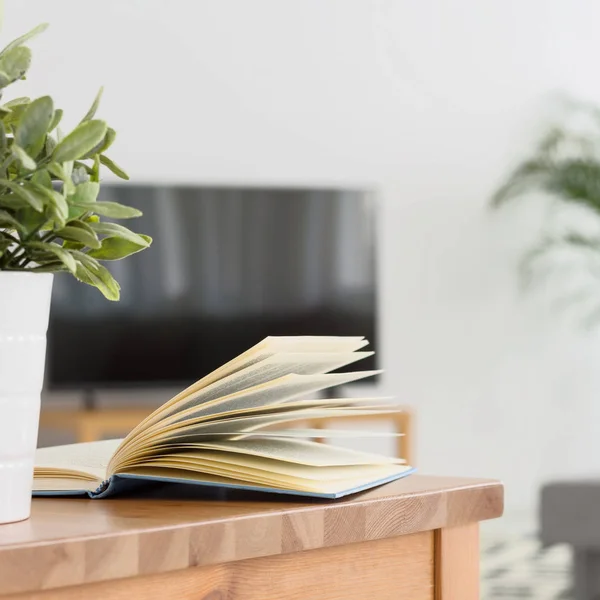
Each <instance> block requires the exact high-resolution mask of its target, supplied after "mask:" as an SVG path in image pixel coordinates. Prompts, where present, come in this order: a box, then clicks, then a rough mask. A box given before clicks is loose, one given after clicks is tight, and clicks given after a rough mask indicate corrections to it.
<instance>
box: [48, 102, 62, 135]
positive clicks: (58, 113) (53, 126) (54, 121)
mask: <svg viewBox="0 0 600 600" xmlns="http://www.w3.org/2000/svg"><path fill="white" fill-rule="evenodd" d="M62 116H63V110H62V108H57V109H56V110H55V111H54V114H53V115H52V121H50V126H49V127H48V133H50V132H51V131H52V130H53V129H56V128H57V127H58V124H59V123H60V121H61V119H62Z"/></svg>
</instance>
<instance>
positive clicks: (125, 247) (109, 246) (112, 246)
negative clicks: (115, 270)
mask: <svg viewBox="0 0 600 600" xmlns="http://www.w3.org/2000/svg"><path fill="white" fill-rule="evenodd" d="M140 237H141V238H142V239H143V242H144V243H143V244H134V243H133V242H130V241H129V240H125V239H123V238H118V237H109V238H104V239H103V240H102V247H101V248H100V249H99V250H91V251H90V252H88V255H89V256H91V257H92V258H95V259H97V260H120V259H122V258H125V257H126V256H130V255H131V254H135V253H136V252H141V251H142V250H145V249H146V248H148V246H150V244H151V243H152V238H151V237H149V236H147V235H141V236H140Z"/></svg>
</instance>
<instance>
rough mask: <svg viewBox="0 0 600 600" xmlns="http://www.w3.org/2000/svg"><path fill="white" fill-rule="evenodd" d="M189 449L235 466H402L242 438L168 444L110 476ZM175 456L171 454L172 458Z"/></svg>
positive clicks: (309, 445) (322, 447)
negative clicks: (254, 460) (264, 461)
mask: <svg viewBox="0 0 600 600" xmlns="http://www.w3.org/2000/svg"><path fill="white" fill-rule="evenodd" d="M190 448H195V449H196V450H195V451H196V452H197V453H198V457H199V459H201V458H202V454H203V452H204V451H213V450H217V451H220V452H222V453H229V454H230V455H231V457H230V459H229V462H230V463H231V464H235V461H236V456H235V455H236V454H242V455H246V454H247V455H253V456H260V457H263V458H268V459H272V460H277V461H282V462H296V463H299V464H304V465H312V466H344V465H369V464H402V463H403V462H404V460H403V459H399V458H394V457H388V456H382V455H378V454H370V453H366V452H359V451H357V450H350V449H348V448H340V447H337V446H331V445H329V444H320V443H317V442H312V441H308V440H299V439H287V438H243V439H236V440H235V441H231V440H225V441H218V440H213V441H210V442H195V443H194V444H190V443H187V444H181V445H180V444H171V445H169V446H167V447H164V448H161V447H160V446H157V447H156V448H155V449H146V450H145V451H141V452H140V453H139V454H137V455H134V454H132V455H131V456H130V457H128V458H124V459H123V460H121V461H119V462H116V463H115V465H114V466H111V470H110V472H111V473H117V472H122V471H123V470H124V469H129V468H131V467H133V466H136V465H139V464H141V463H144V464H146V463H147V462H148V461H151V460H153V458H154V457H156V456H161V455H165V454H167V453H170V452H173V451H175V452H177V451H179V450H182V449H187V450H186V452H187V453H188V454H189V453H190V452H192V451H191V450H190ZM173 456H175V454H173Z"/></svg>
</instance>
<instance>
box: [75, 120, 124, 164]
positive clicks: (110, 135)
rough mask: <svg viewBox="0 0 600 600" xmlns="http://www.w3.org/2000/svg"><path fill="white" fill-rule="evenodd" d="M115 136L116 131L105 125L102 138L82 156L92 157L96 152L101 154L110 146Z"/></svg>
mask: <svg viewBox="0 0 600 600" xmlns="http://www.w3.org/2000/svg"><path fill="white" fill-rule="evenodd" d="M116 137H117V132H116V131H115V130H114V129H113V128H112V127H107V129H106V135H105V136H104V139H103V140H102V141H101V142H100V143H99V144H97V145H96V146H94V147H93V148H92V149H91V150H90V151H89V152H88V153H87V154H86V155H85V156H84V157H83V158H84V159H85V158H92V157H94V156H96V154H102V153H103V152H106V150H108V148H110V147H111V146H112V143H113V142H114V141H115V139H116Z"/></svg>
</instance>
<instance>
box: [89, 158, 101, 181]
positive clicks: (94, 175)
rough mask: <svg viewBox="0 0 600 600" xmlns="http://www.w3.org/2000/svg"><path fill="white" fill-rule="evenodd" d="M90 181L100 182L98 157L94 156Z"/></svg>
mask: <svg viewBox="0 0 600 600" xmlns="http://www.w3.org/2000/svg"><path fill="white" fill-rule="evenodd" d="M90 179H91V180H92V181H100V155H99V154H96V156H94V166H93V167H92V168H91V170H90Z"/></svg>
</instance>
